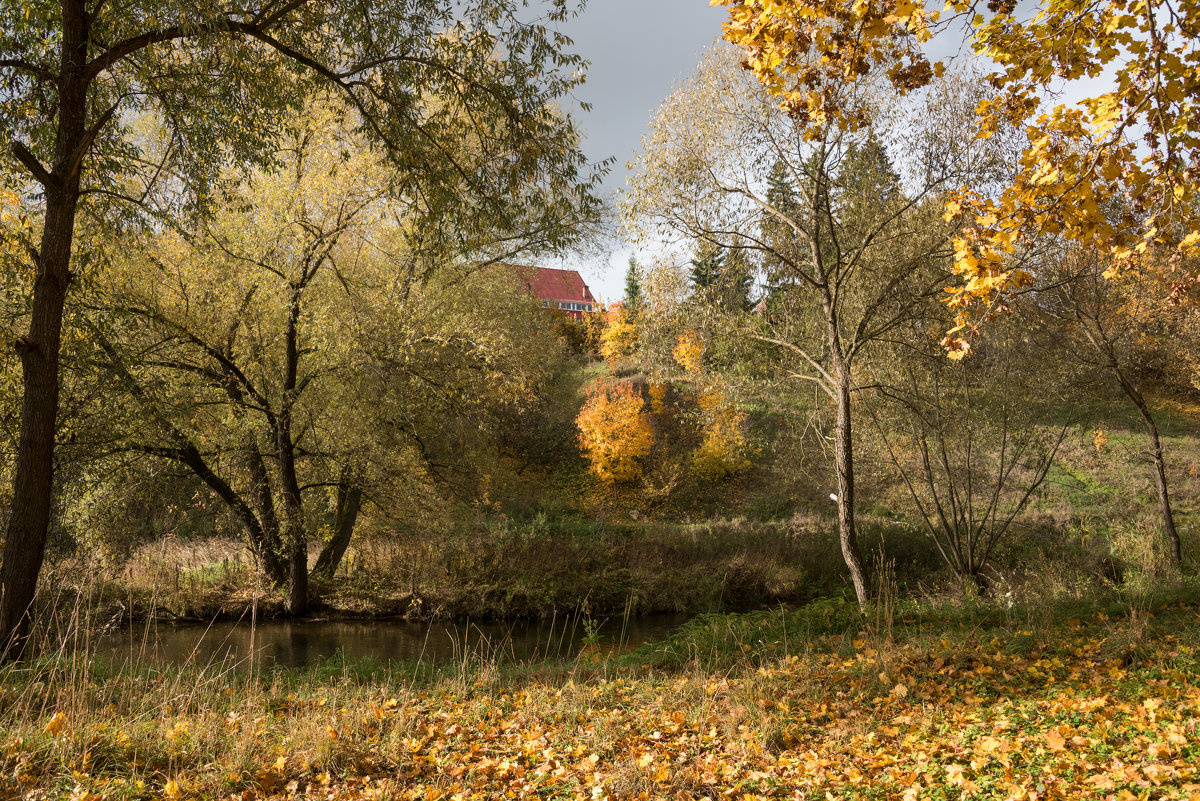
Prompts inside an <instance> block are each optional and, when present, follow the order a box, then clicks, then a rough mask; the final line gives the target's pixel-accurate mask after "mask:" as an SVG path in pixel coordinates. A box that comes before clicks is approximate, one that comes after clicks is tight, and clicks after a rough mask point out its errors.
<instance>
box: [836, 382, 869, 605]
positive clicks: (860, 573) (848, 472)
mask: <svg viewBox="0 0 1200 801" xmlns="http://www.w3.org/2000/svg"><path fill="white" fill-rule="evenodd" d="M836 378H837V428H836V429H835V430H834V435H833V436H834V443H833V448H834V461H835V462H836V466H837V487H838V493H837V507H838V539H839V541H840V542H841V546H842V558H843V559H845V560H846V567H847V568H849V570H850V580H851V581H852V582H853V583H854V595H855V597H856V598H857V600H858V605H859V607H860V608H861V607H865V606H866V605H867V601H868V600H869V594H868V592H867V578H866V571H865V570H864V569H863V562H862V556H861V555H860V554H859V552H858V532H857V530H856V529H855V527H854V425H853V422H852V419H851V414H850V376H849V371H848V370H847V369H846V368H845V366H844V365H839V367H838V370H837V373H836Z"/></svg>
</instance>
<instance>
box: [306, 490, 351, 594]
mask: <svg viewBox="0 0 1200 801" xmlns="http://www.w3.org/2000/svg"><path fill="white" fill-rule="evenodd" d="M361 509H362V490H361V489H360V488H359V487H357V486H354V485H349V484H339V485H338V502H337V515H336V518H335V520H334V528H333V537H332V538H331V539H330V540H329V544H328V545H326V546H325V547H324V549H322V551H321V555H320V556H318V557H317V563H316V565H314V566H313V570H312V574H313V576H320V577H321V578H324V579H332V578H333V576H334V574H335V573H337V569H338V565H340V564H341V562H342V557H343V556H345V555H346V548H347V547H348V546H349V545H350V537H351V535H352V534H353V533H354V524H355V523H356V522H358V513H359V511H360V510H361Z"/></svg>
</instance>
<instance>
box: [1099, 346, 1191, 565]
mask: <svg viewBox="0 0 1200 801" xmlns="http://www.w3.org/2000/svg"><path fill="white" fill-rule="evenodd" d="M1109 365H1110V366H1111V367H1112V368H1113V371H1114V372H1115V373H1116V374H1117V382H1118V383H1119V384H1120V385H1121V389H1122V390H1123V391H1124V392H1125V396H1126V397H1127V398H1129V401H1130V403H1132V404H1133V405H1134V407H1135V408H1136V409H1137V411H1138V415H1139V416H1140V417H1141V418H1142V425H1143V426H1144V427H1145V429H1146V434H1147V435H1148V436H1149V437H1150V458H1151V460H1152V461H1153V462H1154V483H1155V488H1156V489H1157V490H1158V511H1159V514H1160V515H1161V516H1162V526H1163V533H1164V534H1166V535H1167V544H1168V545H1169V546H1170V548H1171V565H1172V567H1174V568H1175V569H1176V570H1182V569H1183V549H1182V547H1181V546H1180V543H1179V531H1178V530H1177V529H1176V528H1175V513H1174V512H1173V511H1172V510H1171V494H1170V492H1169V491H1168V489H1167V470H1166V464H1165V460H1164V458H1163V449H1162V439H1161V438H1160V437H1159V434H1158V422H1157V421H1156V420H1155V419H1154V414H1153V413H1151V411H1150V407H1149V406H1148V405H1147V404H1146V399H1145V398H1144V397H1142V393H1141V392H1140V391H1139V390H1138V388H1137V387H1136V386H1134V385H1133V382H1132V381H1130V380H1129V379H1128V378H1126V377H1125V373H1124V371H1122V370H1121V369H1120V368H1119V366H1118V365H1117V362H1116V359H1115V357H1114V356H1113V355H1112V354H1111V353H1110V354H1109Z"/></svg>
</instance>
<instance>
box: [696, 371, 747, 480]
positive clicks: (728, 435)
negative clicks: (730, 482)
mask: <svg viewBox="0 0 1200 801" xmlns="http://www.w3.org/2000/svg"><path fill="white" fill-rule="evenodd" d="M698 405H699V406H700V413H701V421H702V422H701V425H702V428H703V435H704V436H703V439H702V440H701V442H700V446H699V447H697V448H696V450H695V452H694V453H693V454H692V465H693V469H695V471H696V474H697V475H698V476H700V477H701V478H703V479H706V480H709V481H718V480H720V479H722V478H725V477H726V476H728V475H731V474H733V473H739V472H741V471H743V470H745V469H747V468H749V467H750V455H751V448H750V444H749V442H748V441H747V439H746V422H747V415H746V413H745V412H743V411H742V410H741V409H739V408H738V406H737V404H736V403H735V402H734V401H733V400H732V399H731V398H730V397H729V393H728V392H727V391H726V390H725V388H724V387H723V386H721V385H720V384H717V385H714V386H711V387H709V388H708V389H706V390H704V392H702V393H701V394H700V398H699V400H698Z"/></svg>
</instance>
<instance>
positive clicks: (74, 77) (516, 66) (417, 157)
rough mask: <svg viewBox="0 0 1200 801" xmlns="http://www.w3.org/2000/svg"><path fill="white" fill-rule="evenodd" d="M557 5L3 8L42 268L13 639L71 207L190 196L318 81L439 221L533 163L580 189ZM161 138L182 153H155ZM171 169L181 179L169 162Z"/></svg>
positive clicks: (3, 122)
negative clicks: (471, 128)
mask: <svg viewBox="0 0 1200 801" xmlns="http://www.w3.org/2000/svg"><path fill="white" fill-rule="evenodd" d="M568 13H569V11H568V9H567V7H566V3H565V0H554V2H550V3H548V4H547V6H546V11H545V14H544V16H543V17H542V18H539V19H537V20H535V21H530V15H529V14H526V13H524V12H522V11H520V10H519V9H518V8H516V7H515V4H513V3H511V2H508V1H507V0H471V1H470V2H466V3H457V2H449V1H448V0H403V2H401V1H399V0H396V1H395V2H370V3H368V2H352V3H348V4H347V3H342V2H329V1H328V0H295V1H294V2H287V3H279V2H275V1H274V0H260V2H251V3H249V4H246V3H229V2H213V3H206V4H200V5H189V6H182V5H179V4H173V3H165V2H161V1H160V0H137V1H136V2H133V3H124V4H121V5H113V4H109V3H104V2H98V3H93V4H89V3H87V2H86V1H85V0H64V1H63V2H61V3H35V4H32V5H27V6H26V7H25V13H24V14H14V15H11V19H9V20H8V22H9V24H8V25H6V26H5V28H4V31H3V32H2V33H0V86H2V87H3V90H2V94H0V128H2V129H3V132H4V136H5V138H6V139H7V140H8V143H9V147H8V152H9V155H10V157H11V158H12V159H14V160H15V161H16V162H17V163H19V164H20V165H21V167H22V168H23V170H24V172H23V174H22V175H20V176H19V177H18V178H17V179H16V181H17V184H18V187H19V189H20V190H21V191H22V192H23V193H24V195H25V197H27V198H29V200H30V203H31V204H32V205H33V208H34V209H35V213H36V215H37V217H38V225H37V226H36V228H37V230H36V231H34V232H33V233H32V234H31V235H30V237H29V241H28V243H27V245H28V247H26V248H25V250H26V252H27V256H28V259H29V264H30V267H31V268H32V272H33V273H35V275H36V277H35V278H34V280H33V281H32V282H31V290H30V291H31V293H32V300H31V309H30V315H29V322H28V329H27V333H26V334H25V335H23V336H21V337H20V338H19V339H18V340H17V349H18V350H19V352H20V354H21V362H22V373H23V385H24V388H23V392H24V400H23V411H22V421H21V433H20V437H19V445H18V456H17V464H16V468H15V478H14V490H13V509H12V513H11V514H10V516H9V520H8V527H7V534H6V540H5V551H4V562H3V566H2V568H0V590H2V592H0V635H3V636H4V637H5V638H8V637H9V635H10V634H11V633H14V632H16V633H17V634H18V640H19V639H20V636H19V635H20V632H21V630H22V627H23V626H24V622H23V621H25V620H26V610H27V608H28V606H29V603H30V599H31V598H32V597H33V594H34V591H35V587H36V582H37V576H38V572H39V569H40V566H41V563H42V559H43V556H44V548H45V538H46V530H47V525H48V523H49V519H50V509H51V494H52V479H53V450H54V440H55V418H56V414H57V410H58V374H59V351H60V345H61V334H62V317H63V308H64V303H65V300H66V296H67V291H68V287H69V285H70V284H71V281H72V276H73V274H74V273H75V272H78V271H80V270H84V269H86V267H87V262H88V258H87V254H86V253H83V252H76V249H75V245H76V235H75V234H76V225H75V223H76V218H77V216H78V215H79V214H80V213H81V212H82V213H83V214H84V215H86V216H87V218H88V219H89V220H91V219H100V218H107V217H111V216H112V215H113V214H114V213H118V212H119V211H123V210H128V208H129V206H128V205H124V204H126V201H133V203H134V204H136V203H138V202H139V201H142V200H144V199H145V198H146V197H147V196H148V195H150V194H152V193H154V192H163V193H167V194H172V193H174V194H175V195H176V197H177V199H178V200H179V201H180V202H186V201H187V199H188V198H187V197H186V196H184V195H181V194H180V190H181V189H183V188H187V189H191V190H195V191H194V193H193V194H192V197H202V196H203V195H204V191H205V188H206V187H207V186H209V185H211V184H212V182H213V180H214V179H215V178H216V177H217V174H218V172H219V170H220V168H221V167H222V166H223V165H225V164H227V163H230V162H234V163H242V164H255V163H257V164H266V163H269V162H270V161H271V160H272V158H273V156H274V155H275V154H276V153H277V145H278V143H279V141H280V136H281V135H282V134H283V133H284V131H285V130H286V129H287V126H288V124H289V123H290V119H291V115H292V113H294V112H295V111H296V110H298V109H299V108H300V107H301V105H302V103H303V101H304V100H305V99H306V97H307V96H308V94H309V93H310V92H311V91H312V90H313V89H314V88H315V87H316V86H319V85H320V86H326V87H329V88H330V89H331V90H332V91H335V92H337V93H339V94H340V95H341V96H342V98H343V99H344V101H345V102H346V103H347V104H348V105H350V106H352V107H353V108H354V109H355V110H356V112H357V119H358V122H359V124H360V126H361V128H362V130H363V133H364V135H365V136H367V137H369V138H370V139H371V141H372V142H374V143H375V144H376V145H378V146H379V147H381V148H382V149H383V150H384V151H385V152H387V153H388V155H389V158H390V159H391V162H392V164H393V166H394V167H395V168H397V169H398V170H400V171H401V173H402V174H404V175H406V176H407V186H406V187H405V191H406V192H407V193H408V195H409V197H411V198H413V199H414V200H418V201H419V203H420V205H421V208H422V210H423V213H424V214H426V215H429V216H437V217H440V218H441V219H443V220H446V221H451V220H452V221H453V224H447V225H446V226H444V228H443V229H442V231H443V232H444V233H445V234H446V235H447V239H453V235H454V233H455V232H461V231H463V230H465V229H468V228H469V227H470V225H471V221H472V218H474V217H478V216H479V215H481V214H483V215H488V216H491V217H497V216H505V215H507V214H508V213H509V211H511V209H512V205H513V204H511V203H509V202H508V201H507V200H506V197H507V195H509V194H510V193H511V191H512V190H513V189H516V188H519V187H525V186H528V185H529V184H530V183H539V182H548V183H557V184H558V185H559V186H560V187H562V188H566V189H572V190H574V189H579V190H581V191H579V192H573V191H567V192H550V193H546V194H543V195H537V194H534V193H521V197H523V198H524V201H525V202H526V203H530V202H531V203H534V204H559V203H564V202H566V203H576V202H579V201H580V200H582V201H583V202H585V203H587V202H590V200H589V197H590V196H589V195H588V192H587V189H586V185H587V184H588V178H587V176H586V175H583V174H582V172H581V169H582V165H583V159H582V156H581V155H580V153H579V151H578V150H577V149H576V147H575V142H576V137H575V136H574V135H573V133H572V131H573V128H572V123H571V122H570V120H569V118H567V117H565V116H564V115H563V114H562V113H561V112H560V111H559V110H558V109H556V108H554V107H553V102H554V100H555V99H557V98H560V97H562V96H563V95H564V94H565V93H566V92H568V91H569V90H570V89H571V88H572V87H573V86H575V85H576V84H577V83H578V81H579V80H580V75H581V72H580V70H579V69H578V67H579V64H580V62H579V59H578V58H577V57H574V56H572V55H570V54H568V53H567V52H566V51H565V49H564V47H563V45H564V44H565V42H564V40H563V39H562V37H561V36H559V35H558V34H557V33H555V32H554V31H552V30H551V29H550V28H549V27H547V23H553V22H555V21H559V20H562V19H564V18H565V17H566V16H567V14H568ZM500 53H502V54H503V57H497V55H498V54H500ZM145 115H150V116H152V117H153V118H154V119H155V120H157V121H158V124H160V125H161V126H162V127H163V128H164V129H165V130H166V132H167V133H166V136H167V138H168V140H169V142H170V143H171V146H170V148H168V150H167V153H166V154H155V153H151V152H148V151H147V150H146V147H145V146H144V142H145V141H146V137H145V136H144V135H143V134H144V132H143V131H139V130H137V128H136V126H135V124H134V121H135V120H137V119H139V118H141V117H143V116H145ZM474 119H482V120H486V123H485V127H484V128H481V129H478V133H479V134H480V135H479V136H478V137H477V138H476V140H475V143H474V147H475V152H474V154H473V157H472V158H469V159H464V158H461V156H462V155H464V154H463V151H462V150H461V148H458V147H456V146H454V144H453V143H454V142H455V141H456V140H457V139H458V138H459V137H460V129H461V128H462V126H463V125H464V122H465V121H466V120H474ZM564 132H566V133H567V135H566V136H565V137H564V136H563V134H564ZM161 155H169V156H170V157H171V158H172V159H174V160H176V161H177V163H178V165H179V168H178V169H177V170H174V171H164V170H162V169H161V165H162V163H163V159H162V158H160V157H158V156H161ZM171 173H174V174H175V175H180V176H184V177H185V180H183V181H179V180H169V181H167V180H165V179H166V178H167V176H168V175H169V174H171ZM6 174H7V175H14V174H15V173H13V172H10V171H7V170H6ZM485 227H486V226H485ZM431 230H437V229H431Z"/></svg>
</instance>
